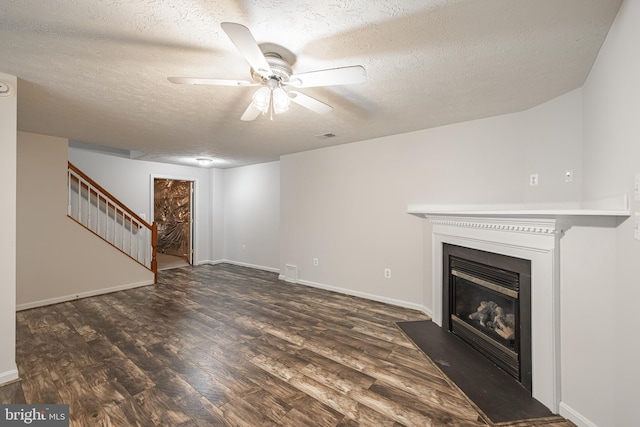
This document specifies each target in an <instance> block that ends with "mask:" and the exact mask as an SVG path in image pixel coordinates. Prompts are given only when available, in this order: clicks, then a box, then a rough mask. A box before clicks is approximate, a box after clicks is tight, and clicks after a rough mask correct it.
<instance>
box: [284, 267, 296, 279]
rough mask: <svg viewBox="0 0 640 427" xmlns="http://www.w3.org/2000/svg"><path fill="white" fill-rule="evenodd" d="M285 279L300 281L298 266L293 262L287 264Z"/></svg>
mask: <svg viewBox="0 0 640 427" xmlns="http://www.w3.org/2000/svg"><path fill="white" fill-rule="evenodd" d="M284 281H285V282H291V283H298V267H296V266H295V265H293V264H285V266H284Z"/></svg>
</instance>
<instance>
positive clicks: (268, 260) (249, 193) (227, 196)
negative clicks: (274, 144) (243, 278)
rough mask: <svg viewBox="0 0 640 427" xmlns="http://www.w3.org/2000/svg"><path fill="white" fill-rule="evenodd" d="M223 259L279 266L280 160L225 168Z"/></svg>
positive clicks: (269, 267)
mask: <svg viewBox="0 0 640 427" xmlns="http://www.w3.org/2000/svg"><path fill="white" fill-rule="evenodd" d="M224 212H225V214H224V224H225V226H224V229H225V245H224V247H225V256H224V258H225V259H226V260H229V261H233V262H236V263H239V264H245V265H250V266H255V267H259V268H264V269H267V270H273V271H278V270H279V268H280V253H279V251H280V244H279V237H280V235H279V234H280V162H270V163H262V164H258V165H251V166H245V167H239V168H233V169H226V170H225V171H224Z"/></svg>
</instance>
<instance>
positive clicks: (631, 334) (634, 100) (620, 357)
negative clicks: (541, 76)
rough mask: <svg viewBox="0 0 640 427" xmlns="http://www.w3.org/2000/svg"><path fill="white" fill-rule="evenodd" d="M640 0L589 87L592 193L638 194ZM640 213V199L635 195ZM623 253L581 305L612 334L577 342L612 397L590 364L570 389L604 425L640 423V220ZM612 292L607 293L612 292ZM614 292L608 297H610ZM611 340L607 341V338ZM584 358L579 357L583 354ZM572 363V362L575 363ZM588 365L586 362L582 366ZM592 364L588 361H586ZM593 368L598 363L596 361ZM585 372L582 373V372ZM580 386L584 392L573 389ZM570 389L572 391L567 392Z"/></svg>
mask: <svg viewBox="0 0 640 427" xmlns="http://www.w3.org/2000/svg"><path fill="white" fill-rule="evenodd" d="M638 40H640V2H639V1H637V0H625V2H624V3H623V4H622V6H621V8H620V10H619V12H618V16H617V17H616V20H615V21H614V24H613V26H612V28H611V29H610V31H609V34H608V35H607V39H606V41H605V43H604V45H603V46H602V48H601V50H600V53H599V55H598V58H597V60H596V62H595V64H594V66H593V68H592V70H591V73H590V75H589V77H588V79H587V81H586V83H585V85H584V88H583V97H584V107H583V110H584V125H583V129H584V130H583V132H584V161H583V173H584V179H583V185H584V188H583V192H584V195H585V197H586V198H594V197H600V196H606V195H610V194H616V193H622V192H628V193H629V194H630V195H632V196H633V186H634V177H635V175H636V173H638V172H640V55H638ZM632 210H633V212H634V213H636V212H640V202H637V201H634V202H632ZM611 233H612V236H611V237H608V238H612V239H613V240H614V242H615V248H616V249H615V254H613V256H612V257H611V259H609V260H606V261H608V262H607V264H604V263H603V265H602V267H603V268H605V269H606V270H607V272H608V273H609V276H608V277H607V279H606V281H605V283H604V284H603V283H602V282H597V279H594V278H585V280H584V283H582V284H581V285H582V287H583V288H585V289H593V288H598V287H600V288H601V289H602V293H596V294H595V295H593V296H592V297H591V298H590V299H589V301H587V302H588V303H589V305H590V306H587V307H584V309H583V311H582V312H576V313H575V316H576V318H577V317H578V316H580V315H582V320H585V318H586V317H587V316H590V315H591V316H592V313H593V310H597V312H598V316H597V319H598V322H599V323H600V324H601V326H600V329H605V330H607V332H608V336H605V337H597V336H594V338H595V339H596V341H595V342H593V343H589V344H586V343H585V344H584V345H583V346H581V347H579V348H576V349H575V350H574V353H575V355H576V357H580V358H581V357H583V355H585V354H589V355H590V357H589V358H590V359H593V360H597V363H598V364H601V365H603V369H605V368H606V369H607V371H608V372H609V379H608V380H607V384H605V385H606V386H607V387H609V386H610V384H608V382H611V383H612V384H613V386H614V388H613V393H612V396H611V397H610V398H605V399H604V401H603V402H597V403H594V402H593V399H590V398H589V396H585V394H586V393H585V392H584V391H583V392H582V393H581V394H577V393H578V392H579V388H582V389H583V390H585V389H586V390H591V391H593V392H594V393H595V394H597V395H600V394H602V393H598V392H597V390H598V389H599V387H601V384H600V383H598V382H590V375H591V374H590V373H588V372H587V371H586V370H581V371H580V372H577V371H576V372H573V371H572V372H571V374H572V376H571V378H570V380H571V381H572V385H573V388H574V389H575V390H567V399H568V400H569V399H571V400H570V403H571V404H572V405H575V406H577V407H580V409H581V412H582V413H583V414H584V415H586V417H587V418H588V419H589V420H591V422H593V423H595V424H596V425H599V426H609V425H615V426H631V425H639V424H640V405H639V404H638V401H637V400H638V399H637V398H638V391H637V390H638V384H640V368H639V367H638V360H640V350H639V348H640V346H639V345H638V343H637V339H636V338H637V337H638V332H637V327H638V326H639V325H640V321H639V320H638V319H639V317H638V315H637V311H638V309H637V302H638V301H640V261H639V260H640V241H637V240H634V237H633V219H632V218H630V219H628V220H626V221H625V222H623V223H622V224H621V225H620V226H619V227H617V229H615V230H613V231H612V232H611ZM605 292H606V293H605ZM603 295H607V296H603ZM603 344H604V345H603ZM578 360H579V359H578ZM572 368H573V367H567V368H565V369H572ZM580 368H582V366H580ZM585 368H586V367H585ZM592 368H593V367H592ZM580 374H582V376H581V375H580ZM574 391H575V392H576V395H574V394H569V392H571V393H573V392H574ZM563 395H564V393H563Z"/></svg>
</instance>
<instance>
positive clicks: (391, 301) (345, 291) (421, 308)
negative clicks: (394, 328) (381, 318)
mask: <svg viewBox="0 0 640 427" xmlns="http://www.w3.org/2000/svg"><path fill="white" fill-rule="evenodd" d="M278 278H279V279H280V280H283V281H284V280H285V277H284V275H283V274H281V275H280V276H278ZM296 283H299V284H301V285H305V286H310V287H312V288H318V289H324V290H327V291H332V292H338V293H340V294H344V295H351V296H354V297H359V298H364V299H368V300H371V301H378V302H383V303H385V304H390V305H395V306H398V307H404V308H410V309H412V310H417V311H420V312H422V313H425V314H426V315H427V316H429V317H431V310H429V309H427V308H426V307H425V306H423V305H420V304H414V303H411V302H408V301H402V300H397V299H393V298H387V297H383V296H380V295H374V294H369V293H366V292H359V291H354V290H352V289H346V288H340V287H337V286H330V285H325V284H323V283H316V282H312V281H310V280H298V281H297V282H296Z"/></svg>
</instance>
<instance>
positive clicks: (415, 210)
mask: <svg viewBox="0 0 640 427" xmlns="http://www.w3.org/2000/svg"><path fill="white" fill-rule="evenodd" d="M407 210H408V212H409V213H410V214H412V215H416V216H418V217H420V218H426V219H428V221H429V228H430V229H431V232H430V238H429V240H430V243H431V245H430V248H429V246H426V247H425V250H426V251H427V257H426V259H425V262H426V264H425V268H426V271H430V272H431V279H430V280H428V286H429V289H430V291H431V295H430V297H429V295H427V301H428V306H427V307H431V309H430V310H427V312H428V314H430V315H431V317H432V320H433V322H434V323H435V324H436V325H438V326H440V327H442V328H445V329H446V328H449V323H450V322H451V320H450V319H449V318H450V313H449V312H447V313H445V311H446V310H450V308H447V307H449V304H450V303H449V302H447V303H446V304H445V302H444V299H445V298H447V301H448V298H449V297H448V288H447V289H445V286H443V283H444V280H445V277H448V271H449V267H447V268H446V269H445V268H444V265H443V264H444V258H445V257H444V256H443V250H444V247H445V244H448V245H453V246H459V247H465V248H470V249H475V250H477V251H480V252H487V253H494V254H499V255H504V256H506V257H509V258H516V259H521V260H525V261H526V262H529V264H530V273H529V278H530V282H529V285H528V286H529V288H530V291H529V295H528V296H526V297H525V295H526V293H527V292H526V290H524V288H523V286H525V285H524V280H523V278H525V277H526V276H527V274H526V273H525V274H521V273H518V270H514V269H512V268H510V267H501V269H502V270H506V271H511V272H516V273H518V274H519V285H518V286H519V287H520V288H519V290H518V295H519V298H518V300H519V301H518V305H517V310H518V316H520V320H522V318H523V315H524V314H525V311H524V310H525V308H526V307H529V309H530V315H529V322H530V328H531V329H530V340H528V339H526V338H524V334H525V332H523V331H522V325H520V331H521V332H520V336H519V346H520V350H519V353H518V357H519V359H520V368H519V370H520V376H521V381H523V383H525V382H527V380H526V378H525V377H526V375H528V373H529V372H530V375H531V386H530V390H531V395H532V397H533V398H535V399H537V400H538V401H540V402H541V403H542V404H544V405H545V406H546V407H547V408H549V409H550V410H551V411H552V412H553V413H556V414H557V413H558V412H559V409H560V400H561V395H560V392H561V387H560V385H561V378H562V375H561V372H560V370H561V367H562V364H561V363H560V358H561V351H560V350H561V348H560V342H561V340H560V331H561V329H560V300H561V299H560V276H561V274H560V240H561V239H562V237H563V235H564V233H565V231H566V230H568V229H569V228H571V226H572V225H573V224H575V223H578V224H582V225H584V224H589V225H590V226H596V227H616V226H617V224H618V223H619V221H620V219H621V218H627V217H629V215H630V203H629V197H628V196H627V195H626V194H622V195H620V196H615V197H611V198H604V199H600V200H590V201H582V202H576V203H571V202H568V203H549V204H546V203H544V204H535V205H527V204H523V205H450V206H446V205H409V206H408V209H407ZM589 241H591V239H589ZM594 243H595V245H594V247H597V242H594ZM603 248H606V246H603ZM600 251H601V252H600V253H602V254H604V253H605V251H606V249H600ZM571 255H572V256H569V257H568V258H569V259H570V260H571V261H573V262H575V256H574V254H571ZM471 261H474V262H479V261H477V260H474V259H471ZM491 262H493V261H491ZM491 262H488V263H487V262H479V263H480V264H489V265H491ZM446 280H449V279H446ZM447 283H449V282H448V281H447ZM523 298H530V302H529V303H526V302H525V301H524V300H523ZM482 301H484V300H481V301H480V302H482ZM471 305H472V307H471V308H473V303H472V304H471ZM478 305H480V304H478ZM467 310H470V309H469V308H467ZM476 310H477V307H476ZM459 317H464V314H463V315H462V316H459ZM514 317H516V314H515V308H514ZM463 327H464V326H463ZM526 345H530V349H528V350H527V349H526V348H525V347H524V346H526ZM528 353H529V354H530V355H531V356H530V357H531V359H530V363H531V367H530V368H529V367H527V366H526V363H528V362H527V361H526V360H525V358H526V356H527V354H528Z"/></svg>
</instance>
